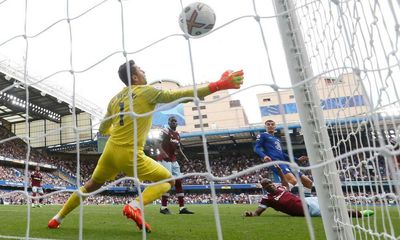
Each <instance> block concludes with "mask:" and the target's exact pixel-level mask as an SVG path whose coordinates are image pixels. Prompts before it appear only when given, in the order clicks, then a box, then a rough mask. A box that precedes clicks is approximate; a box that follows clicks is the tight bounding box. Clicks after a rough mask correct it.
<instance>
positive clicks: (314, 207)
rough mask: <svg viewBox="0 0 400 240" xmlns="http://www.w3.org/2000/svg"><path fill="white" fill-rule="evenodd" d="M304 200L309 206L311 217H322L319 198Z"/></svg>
mask: <svg viewBox="0 0 400 240" xmlns="http://www.w3.org/2000/svg"><path fill="white" fill-rule="evenodd" d="M304 199H305V200H306V203H307V206H308V213H309V214H310V216H311V217H319V216H321V209H320V208H319V204H318V198H317V197H306V198H304Z"/></svg>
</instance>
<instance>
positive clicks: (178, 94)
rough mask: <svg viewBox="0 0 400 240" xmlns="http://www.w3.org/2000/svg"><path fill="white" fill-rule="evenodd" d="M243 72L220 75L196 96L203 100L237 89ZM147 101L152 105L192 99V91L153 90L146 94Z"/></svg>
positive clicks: (200, 89) (201, 88)
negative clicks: (222, 91) (216, 93)
mask: <svg viewBox="0 0 400 240" xmlns="http://www.w3.org/2000/svg"><path fill="white" fill-rule="evenodd" d="M243 79H244V77H243V71H242V70H240V71H237V72H230V71H226V72H224V73H223V74H222V76H221V78H220V79H219V80H218V81H216V82H212V83H210V84H208V86H204V87H200V88H198V89H197V96H198V97H199V98H204V97H205V96H207V95H210V94H211V93H214V92H216V91H220V90H226V89H238V88H240V86H241V85H242V84H243ZM146 96H148V97H149V100H150V101H151V102H153V103H154V104H157V103H169V102H173V101H175V100H177V99H179V98H183V97H193V96H194V91H193V89H187V90H175V91H162V90H156V89H154V92H153V93H149V94H146Z"/></svg>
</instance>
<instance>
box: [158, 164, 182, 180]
mask: <svg viewBox="0 0 400 240" xmlns="http://www.w3.org/2000/svg"><path fill="white" fill-rule="evenodd" d="M161 165H163V166H164V167H165V168H166V169H168V171H169V172H170V173H171V174H172V176H173V177H180V176H181V175H182V173H181V167H180V166H179V163H178V162H177V161H175V162H167V161H164V160H162V161H161Z"/></svg>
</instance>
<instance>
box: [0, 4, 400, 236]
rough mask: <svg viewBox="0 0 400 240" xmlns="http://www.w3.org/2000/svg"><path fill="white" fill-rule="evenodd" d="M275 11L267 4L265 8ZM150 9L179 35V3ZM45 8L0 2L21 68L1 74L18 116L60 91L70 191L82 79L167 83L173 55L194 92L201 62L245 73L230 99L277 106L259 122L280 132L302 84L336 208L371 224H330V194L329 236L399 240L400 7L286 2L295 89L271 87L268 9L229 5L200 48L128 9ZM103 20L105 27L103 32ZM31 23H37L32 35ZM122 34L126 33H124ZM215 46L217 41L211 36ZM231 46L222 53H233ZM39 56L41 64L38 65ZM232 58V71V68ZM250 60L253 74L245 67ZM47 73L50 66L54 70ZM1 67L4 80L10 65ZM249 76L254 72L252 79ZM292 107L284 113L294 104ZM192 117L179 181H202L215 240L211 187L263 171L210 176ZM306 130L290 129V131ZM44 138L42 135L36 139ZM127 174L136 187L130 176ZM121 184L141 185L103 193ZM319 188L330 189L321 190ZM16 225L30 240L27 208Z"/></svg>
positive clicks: (274, 57) (0, 48)
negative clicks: (311, 94) (337, 186)
mask: <svg viewBox="0 0 400 240" xmlns="http://www.w3.org/2000/svg"><path fill="white" fill-rule="evenodd" d="M278 2H279V1H275V4H276V3H278ZM154 3H155V4H157V5H159V7H158V8H159V9H170V10H171V9H175V10H171V11H168V12H172V14H171V15H169V16H167V17H166V19H167V18H168V19H169V18H173V19H174V20H173V21H171V22H175V25H176V26H175V25H174V26H175V28H174V29H173V30H172V31H178V30H177V29H178V21H177V19H176V18H177V16H178V13H179V12H180V10H181V9H182V6H185V5H186V4H187V3H186V2H184V1H176V2H175V3H174V4H171V3H164V2H163V1H155V2H154ZM47 4H49V6H52V7H51V8H50V7H49V8H48V9H49V10H51V13H52V14H51V16H50V17H48V18H46V19H44V18H42V16H41V11H42V10H43V6H41V5H35V4H32V5H30V4H28V1H25V2H23V1H21V2H20V3H18V4H15V3H14V2H12V1H7V0H5V1H1V2H0V11H1V12H0V15H3V16H9V15H7V14H5V13H6V12H13V14H14V16H13V18H12V19H13V20H14V21H15V23H16V24H17V25H12V26H11V27H7V28H6V27H5V28H4V31H2V32H3V33H6V34H4V35H3V34H2V36H1V38H0V52H5V53H6V54H7V55H13V56H17V57H18V58H23V61H22V62H23V67H22V68H21V70H20V72H19V73H20V75H19V76H16V75H15V74H14V75H13V73H12V72H8V74H10V75H11V76H12V77H14V78H16V79H19V81H20V83H15V84H14V85H13V87H14V86H16V85H17V84H22V85H23V86H25V89H26V99H27V100H26V104H25V110H24V112H25V115H27V116H29V109H28V108H29V107H28V106H29V99H30V95H29V93H30V92H29V86H38V85H40V84H44V83H48V84H49V85H51V83H52V82H53V83H57V84H59V83H60V80H59V79H63V80H62V81H64V82H67V84H68V86H69V88H70V89H71V94H70V96H71V99H72V100H71V101H70V104H71V111H72V116H73V117H72V121H71V124H70V126H68V127H66V128H70V129H72V132H73V134H74V136H75V141H76V143H77V144H76V149H77V152H78V154H77V163H76V184H77V185H78V186H80V185H81V181H80V180H81V178H80V173H81V169H80V166H81V162H80V154H79V150H80V149H79V146H80V145H79V140H80V132H81V131H82V129H80V128H79V127H78V126H77V125H76V122H77V121H76V119H77V114H76V112H75V109H76V107H77V104H78V102H77V97H76V96H77V95H78V94H77V91H79V90H80V89H88V88H89V87H91V88H92V86H95V85H98V84H99V83H95V82H91V81H85V80H86V79H89V78H96V77H94V76H96V74H98V73H99V69H100V68H104V67H105V66H107V67H109V68H110V69H112V71H111V72H112V73H113V74H114V75H111V74H110V76H112V77H110V78H111V79H115V73H114V72H115V71H114V69H115V66H118V65H119V64H120V62H121V60H122V61H124V60H126V61H127V60H128V59H130V58H135V59H136V58H138V59H141V60H142V61H141V65H142V66H146V65H151V64H154V65H155V66H157V67H158V68H159V70H157V71H159V72H161V73H165V72H168V68H169V67H168V66H167V64H165V62H168V61H169V60H170V59H169V57H165V56H175V57H176V65H177V66H179V68H177V70H179V71H184V72H185V73H186V77H188V78H189V79H191V80H192V81H191V82H189V83H188V84H190V85H193V86H194V88H197V79H198V78H199V74H197V72H205V71H207V69H208V68H209V66H210V64H212V63H213V64H214V63H215V64H216V66H215V68H218V66H220V65H219V64H222V67H221V68H220V70H224V69H225V68H226V66H227V65H229V66H232V67H237V68H241V67H243V68H244V69H245V71H246V74H247V75H246V78H248V79H257V80H255V81H251V80H249V83H250V84H248V85H247V86H248V87H246V88H243V89H242V90H241V91H239V92H238V96H243V95H242V94H245V93H246V92H250V91H256V90H255V89H260V88H261V89H262V90H261V91H265V90H266V89H268V90H270V89H272V90H274V91H275V94H276V96H277V97H278V103H277V104H276V106H277V107H276V106H275V107H271V106H269V108H267V111H266V113H265V114H263V113H262V115H263V116H262V117H263V118H270V117H274V116H278V117H279V119H280V121H281V122H282V123H283V126H284V129H285V130H288V123H289V122H291V121H294V122H295V121H299V119H298V117H297V118H296V117H294V118H293V116H297V112H296V107H293V105H288V104H287V103H286V101H287V100H285V99H284V98H283V97H284V96H285V95H284V92H285V91H289V92H290V91H291V90H292V89H294V88H296V87H299V86H301V85H303V84H304V83H308V82H312V83H313V85H315V87H316V89H317V94H318V97H319V99H321V104H320V106H318V107H320V108H321V110H323V117H324V123H325V124H326V129H327V131H328V132H329V136H330V145H331V148H330V149H319V151H321V152H330V151H332V152H333V154H334V157H335V158H334V159H324V160H325V163H329V162H334V163H335V165H336V167H337V169H338V173H339V176H340V180H341V181H342V184H343V193H344V199H345V201H346V204H347V205H346V207H347V209H352V208H355V209H356V210H364V209H373V210H375V212H379V213H380V215H379V216H373V217H372V218H369V219H368V220H364V219H358V218H355V219H350V222H349V223H347V222H341V221H340V218H339V217H336V212H335V210H334V209H335V208H334V207H335V204H337V201H336V199H337V198H340V197H342V196H341V195H339V196H338V195H336V192H335V191H332V192H331V194H330V199H329V202H330V205H331V206H333V208H332V209H333V212H332V214H333V215H334V216H335V219H337V222H336V225H337V226H338V227H339V228H340V227H341V226H343V225H350V226H351V229H352V232H353V235H354V237H355V238H357V239H398V230H396V227H397V226H398V225H399V224H398V221H397V222H396V219H398V218H399V216H400V206H399V197H398V196H400V192H399V175H400V170H399V160H398V157H397V156H398V155H400V151H399V144H400V137H399V131H400V129H399V115H400V111H399V108H400V106H399V94H398V90H399V89H398V88H399V77H400V76H399V69H400V64H399V63H400V62H399V51H398V48H399V35H400V27H399V23H398V17H399V14H398V13H399V12H400V3H399V2H398V1H397V2H395V1H387V2H382V1H380V2H378V1H343V2H341V1H317V0H315V1H302V0H299V1H294V8H293V9H292V10H290V11H291V13H292V14H293V15H294V16H296V17H297V19H298V22H299V27H300V29H296V30H299V31H300V32H301V33H302V38H303V39H304V46H300V47H302V48H303V50H304V49H305V50H306V51H307V54H308V57H309V58H308V59H305V61H307V62H309V64H310V67H311V68H312V71H313V73H314V75H313V76H308V78H305V79H304V81H303V82H302V83H300V84H297V85H291V84H289V85H288V84H286V85H285V83H283V84H282V82H281V81H280V79H281V78H288V76H287V75H286V73H284V72H286V71H283V72H282V71H281V69H280V67H279V65H282V63H284V61H285V60H284V59H282V56H281V55H282V51H280V52H278V53H277V54H275V53H274V52H273V51H271V49H274V50H276V49H275V48H279V46H280V39H278V40H275V42H274V41H273V40H270V38H272V37H271V36H270V35H269V34H268V33H269V32H270V31H272V30H276V26H275V25H276V24H275V19H276V17H277V15H275V14H274V13H273V12H272V10H271V9H273V5H272V3H271V2H267V1H252V2H247V3H246V4H244V3H243V2H241V3H235V4H238V5H239V6H240V7H241V8H242V9H244V11H243V12H240V13H236V15H233V16H229V14H228V16H226V17H225V19H223V20H224V21H223V23H222V24H220V25H219V27H217V28H215V29H214V30H213V32H211V34H210V35H209V36H207V37H205V38H201V39H192V38H187V37H185V36H184V34H181V33H179V34H171V35H169V34H170V31H171V29H170V28H167V27H165V28H163V27H160V25H162V23H160V22H159V21H146V24H138V23H139V22H143V19H138V18H135V14H137V13H138V12H139V11H144V12H146V11H147V12H148V13H149V14H148V15H147V16H148V18H149V19H150V18H153V17H154V16H153V15H155V16H157V13H153V12H152V11H153V10H154V8H150V7H148V8H140V7H141V5H140V4H137V3H136V2H133V1H86V2H85V3H80V4H77V1H66V4H65V5H64V6H54V5H53V4H51V3H50V2H47ZM164 4H166V5H164ZM230 4H233V3H231V2H230V1H226V3H225V4H224V5H225V6H228V5H230ZM209 5H210V6H213V3H212V2H210V3H209ZM214 10H215V11H216V13H217V19H218V17H219V14H218V12H222V11H227V9H226V7H221V8H220V9H214ZM110 12H114V13H115V15H113V17H112V18H107V17H106V16H108V14H109V13H110ZM42 15H43V14H42ZM137 15H139V14H137ZM85 19H86V20H87V19H90V20H91V21H92V23H91V25H86V24H81V23H83V22H84V21H85ZM104 19H107V20H106V21H107V23H105V20H104ZM36 20H37V21H38V22H40V21H42V22H40V24H34V22H36ZM2 22H7V21H2ZM93 22H96V23H97V25H98V26H100V27H99V28H100V30H98V29H99V28H97V27H94V25H96V23H93ZM166 22H168V21H166ZM103 23H104V24H103ZM112 28H114V29H118V32H117V33H116V34H109V35H112V36H111V37H110V38H107V41H108V42H109V43H110V44H109V46H110V47H104V48H103V47H102V46H101V44H103V43H104V42H103V41H99V39H101V38H102V37H104V35H102V33H103V34H104V32H107V31H110V32H112V33H115V31H114V30H112V31H111V29H112ZM131 28H133V29H135V31H131ZM231 28H235V30H234V31H230V32H229V31H227V30H229V29H231ZM245 28H248V30H251V34H252V35H251V36H255V37H254V38H253V37H252V38H251V39H249V38H246V39H245V40H244V39H243V38H239V37H238V39H239V41H240V40H242V41H243V42H245V43H246V44H245V45H246V46H243V44H242V43H240V42H237V41H231V39H233V38H235V36H236V35H237V32H240V31H244V29H245ZM2 29H3V28H2ZM149 29H157V31H159V34H160V35H161V36H162V37H161V38H154V39H157V40H154V39H151V38H149V37H147V36H146V35H145V34H140V35H138V34H137V32H143V33H145V32H148V31H149ZM47 33H53V34H55V35H57V36H56V37H51V38H46V34H47ZM291 34H292V33H290V32H288V33H286V34H284V35H282V38H283V39H284V38H290V37H291ZM221 35H223V36H222V37H221ZM212 36H219V37H220V38H216V39H213V38H212ZM246 37H247V36H246ZM85 38H89V41H87V42H86V41H83V40H84V39H85ZM221 39H222V41H224V43H226V45H227V46H225V47H224V48H221V49H220V50H218V51H216V52H215V55H221V56H223V57H216V58H215V59H210V58H207V60H206V61H205V62H203V61H201V60H199V61H196V59H197V58H196V55H197V54H199V51H202V49H203V48H204V46H207V45H208V46H209V45H210V44H211V45H212V46H218V44H217V43H218V41H220V40H221ZM170 41H174V42H178V43H179V45H178V46H175V45H174V46H175V48H171V47H168V46H169V45H168V44H169V43H170ZM211 41H212V42H211ZM216 42H217V43H216ZM231 42H233V43H232V45H231V44H230V43H231ZM251 45H254V46H255V49H256V50H254V49H253V48H249V47H248V46H251ZM138 46H140V47H138ZM160 46H161V47H162V48H164V49H165V52H164V53H163V54H164V55H165V56H163V57H160V58H157V59H154V57H152V58H146V57H144V56H143V55H152V56H157V55H158V54H157V52H159V51H160ZM166 46H167V47H166ZM171 49H174V50H171ZM232 49H235V53H236V55H231V54H228V52H229V51H232ZM277 51H278V50H277ZM38 52H39V53H40V54H39V55H42V56H40V57H38V56H37V55H38ZM52 52H56V54H55V55H52V54H51V53H52ZM293 53H294V54H296V49H293ZM213 56H214V55H213ZM238 56H239V57H238ZM238 58H240V60H237V59H238ZM232 59H233V60H232ZM254 59H255V60H256V61H257V64H254V61H253V60H254ZM54 60H56V61H54ZM287 60H288V61H297V60H298V59H296V58H295V57H294V58H293V59H287ZM303 60H304V59H303ZM7 61H8V60H7V59H6V60H2V64H3V65H2V66H4V63H8V62H7ZM54 62H56V63H57V64H54ZM216 62H219V63H216ZM38 63H40V64H41V65H44V66H46V68H45V69H43V68H42V69H41V71H40V72H41V74H42V75H43V76H44V77H37V78H34V79H33V81H32V78H30V74H28V69H31V68H35V67H37V65H39V64H38ZM4 68H5V69H10V68H9V66H8V67H7V66H5V67H4ZM253 70H254V71H253ZM299 71H304V72H305V71H306V69H299ZM211 72H212V71H211ZM252 72H257V73H258V75H255V74H253V73H252ZM107 74H109V73H107ZM107 74H105V77H107V76H108V75H107ZM213 74H214V73H213ZM200 76H201V75H200ZM215 76H217V75H215V74H214V76H213V78H215ZM150 77H153V78H154V79H157V78H158V77H159V76H157V75H151V76H150ZM162 77H165V76H162ZM201 77H203V76H201ZM207 77H208V76H207ZM86 82H87V83H86ZM86 84H87V85H86ZM8 90H9V89H1V92H2V93H6V92H7V91H8ZM111 90H113V89H110V91H111ZM116 91H117V90H116ZM116 91H115V92H116ZM257 91H258V90H257ZM296 98H297V96H296ZM185 100H188V99H180V100H178V101H176V102H174V103H171V104H170V105H168V104H167V105H165V108H168V107H169V106H173V105H174V104H176V103H179V102H183V101H185ZM190 100H195V103H196V105H197V106H200V101H199V100H198V99H197V96H195V98H191V99H190ZM221 100H222V99H216V100H213V101H205V102H202V103H204V104H210V103H212V102H218V101H221ZM289 101H290V100H289ZM291 103H292V104H293V103H295V102H294V100H292V102H291ZM197 109H198V115H199V116H200V119H199V121H200V126H201V128H200V129H201V132H202V144H203V149H204V156H205V157H204V162H205V166H206V169H207V171H206V172H202V173H191V174H185V175H184V177H191V176H200V177H204V178H207V179H208V180H209V181H210V187H211V194H212V199H213V207H214V208H213V209H214V214H215V225H216V228H217V234H218V239H223V235H222V230H221V223H220V220H219V212H218V206H217V202H216V191H215V186H214V181H226V180H229V179H234V178H237V177H240V176H243V175H245V174H251V173H254V172H255V171H257V170H260V169H263V168H265V167H266V166H270V165H271V164H270V163H269V164H261V165H258V166H255V167H252V168H249V169H246V170H244V171H240V172H238V173H236V174H231V175H229V176H225V177H215V176H214V175H213V173H212V170H211V166H210V160H209V155H208V150H207V149H208V148H207V137H206V135H205V129H204V127H203V123H204V120H203V118H202V117H201V116H202V112H201V108H200V107H198V108H197ZM131 110H132V111H131V112H130V113H129V114H131V116H132V117H143V116H144V115H138V114H136V113H135V112H134V109H133V108H132V107H131ZM159 110H162V109H159ZM146 114H152V113H146ZM307 120H308V119H301V121H307ZM28 121H29V120H28V119H26V122H25V128H26V129H28V128H29V122H28ZM59 130H61V129H59ZM321 131H322V130H321ZM286 132H288V131H286ZM27 133H28V131H26V134H25V135H20V136H19V137H20V138H21V139H23V140H24V141H25V142H26V143H27V146H28V147H27V150H26V152H25V160H26V161H25V171H24V176H25V179H24V182H25V183H28V182H29V179H28V175H29V174H28V159H30V157H31V148H30V146H31V142H32V141H35V139H36V138H40V137H43V136H35V137H34V138H33V137H32V136H29V134H27ZM49 134H51V133H48V134H45V135H49ZM286 137H287V139H288V150H289V154H290V156H291V158H292V159H293V151H292V145H291V141H290V137H288V135H286ZM13 139H15V137H9V138H6V139H3V140H1V141H0V143H1V144H5V143H7V142H10V141H12V140H13ZM134 139H135V141H136V140H137V136H134ZM135 148H136V146H135ZM134 161H136V156H134ZM325 163H323V164H322V165H324V164H325ZM292 166H293V167H294V168H295V169H300V170H310V169H316V170H315V171H324V172H323V174H324V175H326V176H329V175H330V174H336V173H331V172H329V170H327V168H326V169H324V168H323V167H322V168H321V166H313V165H311V166H308V167H300V168H299V167H298V166H297V165H296V164H295V163H292ZM134 172H135V176H136V175H137V172H136V169H135V170H134ZM327 179H329V178H327ZM126 180H131V181H134V182H135V184H136V185H137V186H141V185H145V186H148V184H144V183H141V182H139V181H138V180H137V179H136V178H120V179H118V180H117V181H116V182H113V183H110V184H109V185H108V186H112V185H115V184H118V183H120V182H123V181H126ZM327 185H328V186H329V182H328V183H327ZM138 189H141V188H140V187H139V188H138ZM104 190H106V188H102V189H99V190H98V191H95V192H92V193H90V194H83V195H90V196H91V195H95V194H97V193H100V192H102V191H104ZM63 192H68V191H67V190H63V191H57V192H53V193H51V194H46V195H45V196H44V198H48V197H51V196H52V195H55V194H59V193H63ZM21 194H22V195H24V196H25V199H26V200H25V201H26V202H27V203H29V202H30V201H31V200H32V199H33V198H32V197H31V196H30V195H29V192H28V184H25V185H24V191H14V192H11V193H7V194H2V196H3V197H5V196H9V195H21ZM140 194H141V192H140V190H139V195H140ZM252 199H253V197H252ZM28 206H29V204H28ZM144 216H145V214H144ZM378 218H379V221H378V220H377V219H378ZM27 219H28V220H27V229H26V238H30V234H31V233H30V207H28V208H27ZM307 223H308V225H309V226H310V227H309V230H310V233H309V234H310V238H311V239H314V238H315V237H314V234H313V228H312V222H311V219H310V218H309V216H308V214H307ZM79 229H80V230H79V238H80V239H82V238H83V231H82V229H83V204H81V207H80V226H79ZM396 234H397V235H396ZM146 236H147V234H146V232H145V231H143V239H145V238H146ZM0 237H3V238H13V237H16V238H18V237H17V236H3V235H2V236H0Z"/></svg>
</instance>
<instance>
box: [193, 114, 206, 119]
mask: <svg viewBox="0 0 400 240" xmlns="http://www.w3.org/2000/svg"><path fill="white" fill-rule="evenodd" d="M202 117H203V118H207V114H203V115H202ZM199 118H200V117H199V116H198V115H196V116H193V119H194V120H196V119H199Z"/></svg>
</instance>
